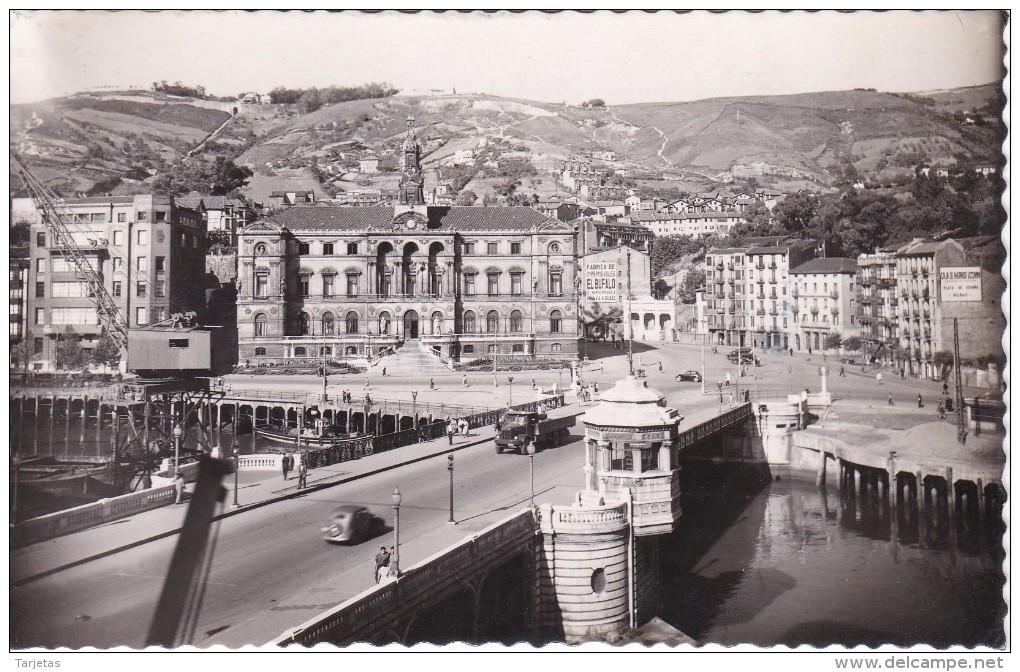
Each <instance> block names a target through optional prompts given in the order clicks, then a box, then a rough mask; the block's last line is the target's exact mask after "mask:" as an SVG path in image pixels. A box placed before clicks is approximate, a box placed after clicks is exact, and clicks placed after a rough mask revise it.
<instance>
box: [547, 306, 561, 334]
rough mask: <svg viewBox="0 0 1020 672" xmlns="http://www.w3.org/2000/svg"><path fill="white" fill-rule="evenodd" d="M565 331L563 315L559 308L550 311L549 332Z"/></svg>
mask: <svg viewBox="0 0 1020 672" xmlns="http://www.w3.org/2000/svg"><path fill="white" fill-rule="evenodd" d="M561 331H563V315H562V314H561V313H560V311H558V310H554V311H552V312H551V313H549V333H552V334H558V333H560V332H561Z"/></svg>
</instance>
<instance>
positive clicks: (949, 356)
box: [931, 350, 955, 380]
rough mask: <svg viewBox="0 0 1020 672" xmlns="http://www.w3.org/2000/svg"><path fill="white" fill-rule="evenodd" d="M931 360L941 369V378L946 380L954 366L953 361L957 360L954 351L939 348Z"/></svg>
mask: <svg viewBox="0 0 1020 672" xmlns="http://www.w3.org/2000/svg"><path fill="white" fill-rule="evenodd" d="M931 361H932V364H934V365H935V366H937V367H938V369H939V379H940V380H945V379H946V375H947V374H948V373H949V371H951V370H952V368H953V362H954V361H955V359H954V358H953V353H951V352H949V351H948V350H939V351H938V352H936V353H935V354H934V355H932V358H931Z"/></svg>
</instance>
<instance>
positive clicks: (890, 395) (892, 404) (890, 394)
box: [889, 392, 896, 406]
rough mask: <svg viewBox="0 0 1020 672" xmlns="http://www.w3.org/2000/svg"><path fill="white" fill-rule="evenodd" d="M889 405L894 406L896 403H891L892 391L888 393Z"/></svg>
mask: <svg viewBox="0 0 1020 672" xmlns="http://www.w3.org/2000/svg"><path fill="white" fill-rule="evenodd" d="M889 405H890V406H895V405H896V404H894V403H893V400H892V392H890V393H889Z"/></svg>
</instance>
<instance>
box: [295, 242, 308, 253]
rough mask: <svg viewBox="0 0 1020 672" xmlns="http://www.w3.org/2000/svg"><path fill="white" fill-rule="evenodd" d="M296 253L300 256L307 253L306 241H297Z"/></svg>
mask: <svg viewBox="0 0 1020 672" xmlns="http://www.w3.org/2000/svg"><path fill="white" fill-rule="evenodd" d="M297 253H298V254H299V255H301V256H305V255H307V254H308V243H301V242H299V243H298V245H297Z"/></svg>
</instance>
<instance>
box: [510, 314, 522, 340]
mask: <svg viewBox="0 0 1020 672" xmlns="http://www.w3.org/2000/svg"><path fill="white" fill-rule="evenodd" d="M510 331H512V332H514V333H515V334H516V333H519V332H521V331H524V316H523V315H521V311H519V310H515V311H514V312H512V313H510Z"/></svg>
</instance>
